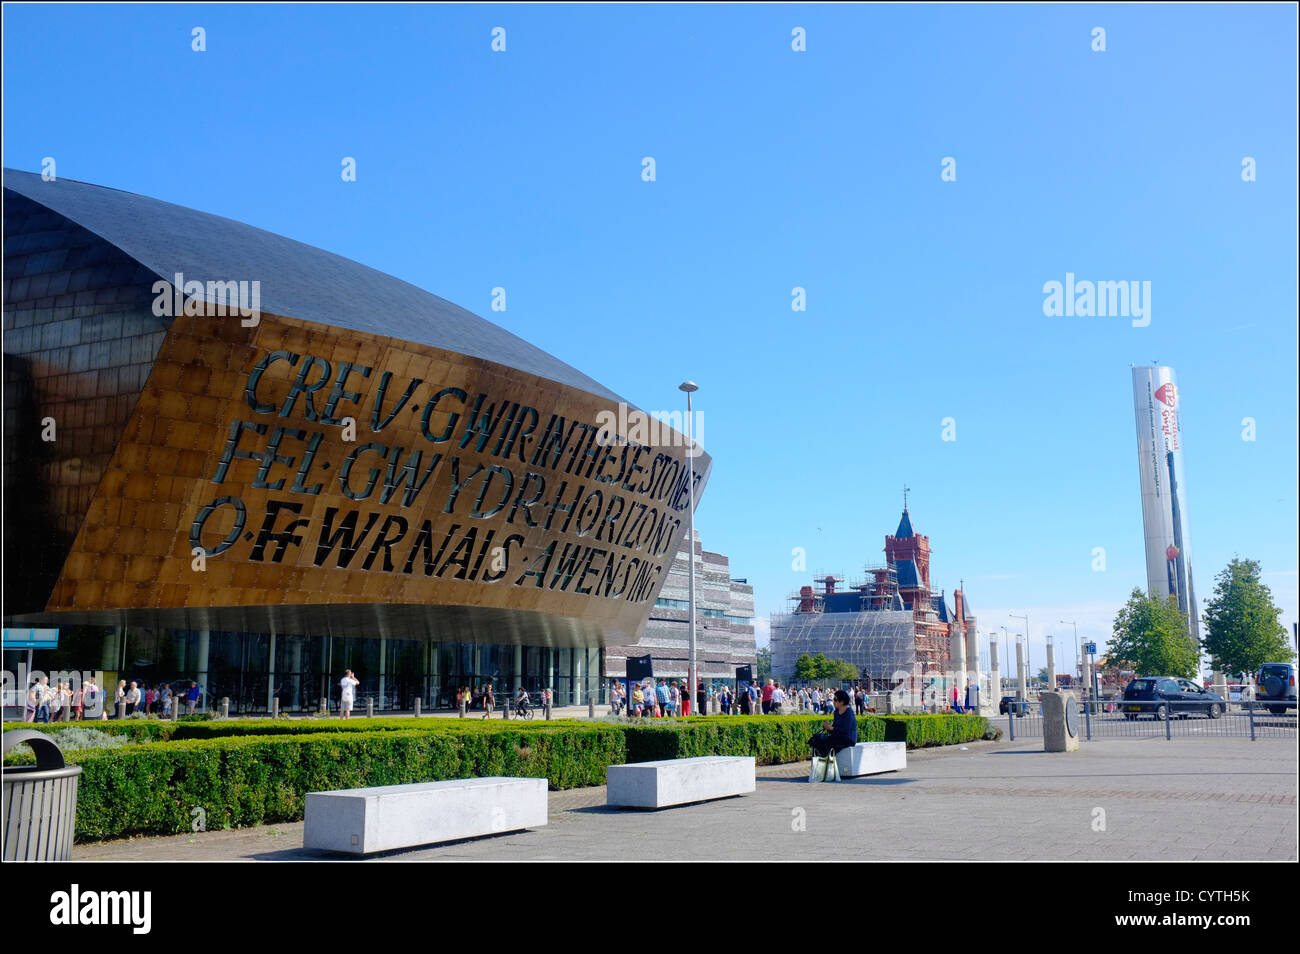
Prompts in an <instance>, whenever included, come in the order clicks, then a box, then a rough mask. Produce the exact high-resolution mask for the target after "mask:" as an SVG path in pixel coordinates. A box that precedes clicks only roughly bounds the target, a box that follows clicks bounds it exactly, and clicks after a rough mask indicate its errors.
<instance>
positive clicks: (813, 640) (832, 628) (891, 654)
mask: <svg viewBox="0 0 1300 954" xmlns="http://www.w3.org/2000/svg"><path fill="white" fill-rule="evenodd" d="M771 633H772V672H773V673H774V674H775V675H776V676H777V678H779V679H782V680H786V679H789V678H790V677H791V675H792V674H793V673H794V665H795V661H796V660H797V659H798V658H799V657H800V656H801V655H803V654H804V653H807V654H808V655H810V656H815V655H817V654H818V653H822V654H824V655H825V656H826V657H827V658H830V659H842V660H844V661H845V662H847V663H852V664H853V665H854V666H856V667H857V668H858V672H859V673H861V678H862V680H863V682H864V683H866V682H867V681H868V680H870V681H871V683H872V687H873V688H874V689H877V690H879V689H882V688H888V687H890V686H892V684H893V682H892V680H893V679H895V678H897V677H896V675H895V674H897V673H900V672H901V673H908V674H913V673H915V672H916V665H915V664H916V662H917V647H916V642H917V640H916V622H915V619H914V617H913V614H912V613H911V612H908V611H906V610H901V611H900V610H864V611H862V612H857V613H820V612H812V613H773V614H772V617H771Z"/></svg>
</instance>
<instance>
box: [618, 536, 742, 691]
mask: <svg viewBox="0 0 1300 954" xmlns="http://www.w3.org/2000/svg"><path fill="white" fill-rule="evenodd" d="M693 553H694V558H695V666H696V670H697V671H698V673H699V677H700V678H701V679H703V680H704V681H705V682H715V681H721V680H727V681H731V680H733V679H735V678H736V667H738V666H754V667H755V672H757V665H758V659H757V646H756V644H755V642H754V587H753V586H751V585H750V584H749V583H748V582H747V581H746V580H743V579H732V577H731V561H730V560H729V559H728V558H727V557H725V556H723V555H722V554H721V553H713V552H710V551H708V550H705V549H704V548H703V546H702V545H701V543H700V535H699V533H698V532H697V533H696V534H695V540H694V547H693ZM688 559H689V557H688V554H687V552H686V551H685V550H681V551H679V552H678V554H677V557H676V559H675V560H674V561H673V564H672V568H671V570H670V571H669V573H668V577H667V579H666V580H665V581H664V588H663V590H662V591H660V593H659V598H658V599H657V600H655V604H654V606H653V607H652V608H651V610H650V617H649V619H648V620H647V621H646V625H645V629H644V630H643V631H642V633H641V639H640V640H639V641H638V642H637V643H636V645H634V646H611V647H608V648H607V649H606V650H605V675H606V677H607V679H622V678H624V676H625V675H626V674H627V657H628V656H650V658H651V662H652V663H653V666H654V674H655V678H659V677H661V676H662V677H664V678H667V679H684V678H686V676H687V666H688V660H689V658H690V602H689V597H690V593H689V585H690V578H689V576H688V574H689V572H690V570H689V567H690V564H689V562H688Z"/></svg>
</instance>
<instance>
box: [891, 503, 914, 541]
mask: <svg viewBox="0 0 1300 954" xmlns="http://www.w3.org/2000/svg"><path fill="white" fill-rule="evenodd" d="M911 535H912V520H911V518H910V517H908V515H907V508H906V507H904V508H903V519H902V520H900V521H898V532H897V533H895V534H894V536H895V537H896V538H897V539H899V540H906V539H907V538H908V537H910V536H911Z"/></svg>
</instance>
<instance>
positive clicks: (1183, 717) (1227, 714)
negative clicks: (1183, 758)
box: [1004, 697, 1296, 741]
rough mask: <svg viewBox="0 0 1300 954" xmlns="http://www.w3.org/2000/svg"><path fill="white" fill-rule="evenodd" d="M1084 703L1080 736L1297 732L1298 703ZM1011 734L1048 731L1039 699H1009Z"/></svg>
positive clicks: (1285, 735)
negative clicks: (1293, 706)
mask: <svg viewBox="0 0 1300 954" xmlns="http://www.w3.org/2000/svg"><path fill="white" fill-rule="evenodd" d="M1076 704H1077V705H1079V710H1080V711H1079V716H1080V718H1079V722H1080V730H1081V731H1080V736H1081V738H1083V739H1085V740H1089V741H1091V740H1093V739H1149V738H1160V737H1163V738H1165V739H1169V740H1172V739H1175V738H1180V739H1184V738H1185V739H1195V738H1202V739H1216V738H1217V739H1225V738H1237V739H1248V740H1251V741H1254V740H1256V739H1291V740H1294V739H1295V738H1296V712H1295V710H1294V709H1290V710H1282V711H1278V709H1277V706H1274V707H1273V711H1268V710H1266V709H1264V708H1263V706H1262V705H1261V704H1260V703H1258V702H1256V703H1255V704H1254V705H1250V704H1249V703H1247V704H1239V703H1236V702H1224V701H1222V700H1220V701H1218V702H1215V701H1213V700H1209V701H1207V700H1191V701H1182V700H1171V699H1124V698H1120V697H1116V698H1115V699H1109V700H1092V701H1087V700H1085V701H1084V702H1083V703H1082V704H1079V703H1076ZM1004 718H1005V719H1006V720H1007V736H1008V739H1010V740H1012V741H1018V740H1021V739H1039V738H1042V736H1043V720H1042V710H1041V708H1040V707H1039V705H1038V703H1036V702H1029V703H1021V702H1016V703H1009V711H1008V712H1007V713H1006V715H1005V716H1004Z"/></svg>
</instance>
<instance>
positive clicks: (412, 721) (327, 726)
mask: <svg viewBox="0 0 1300 954" xmlns="http://www.w3.org/2000/svg"><path fill="white" fill-rule="evenodd" d="M588 724H589V723H587V722H586V721H582V720H578V719H552V720H551V721H550V722H545V721H533V722H531V723H529V722H521V721H519V720H511V721H510V722H509V723H507V722H506V721H505V720H504V719H501V718H493V719H484V718H482V716H478V717H475V718H466V719H454V718H423V717H422V718H419V719H416V718H414V717H412V716H390V717H387V718H376V719H367V718H354V719H337V718H336V719H215V720H206V719H205V720H192V721H188V722H187V721H185V720H184V719H182V720H181V721H180V722H172V721H170V720H162V719H150V720H144V719H110V720H109V721H107V722H93V721H87V722H67V723H63V722H60V723H55V724H52V725H50V724H45V723H31V722H27V723H19V722H6V723H4V730H5V731H6V732H8V731H12V730H14V729H35V730H37V731H38V732H48V733H56V732H58V731H59V730H60V729H63V728H67V727H69V726H77V725H79V726H81V727H82V728H85V729H93V730H95V731H99V732H109V733H113V734H120V735H126V736H128V737H129V738H130V739H131V741H132V742H168V741H176V742H179V741H182V740H187V739H219V738H226V737H229V736H243V735H302V734H310V733H317V732H398V731H405V730H410V729H419V730H421V731H423V732H443V731H451V732H488V731H495V730H497V729H500V728H504V727H506V726H511V727H517V726H519V725H524V726H528V725H532V726H535V727H541V726H566V727H573V726H580V725H588Z"/></svg>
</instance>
